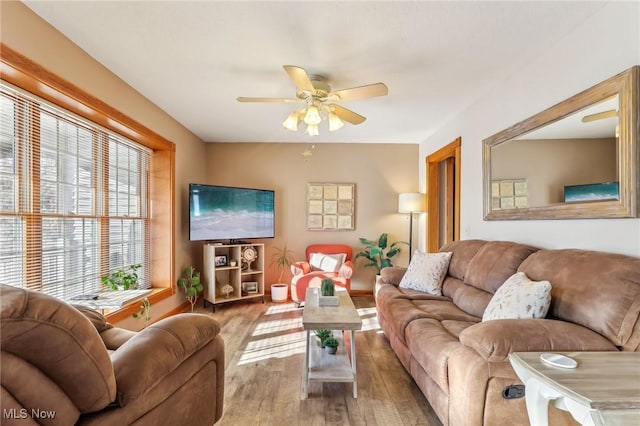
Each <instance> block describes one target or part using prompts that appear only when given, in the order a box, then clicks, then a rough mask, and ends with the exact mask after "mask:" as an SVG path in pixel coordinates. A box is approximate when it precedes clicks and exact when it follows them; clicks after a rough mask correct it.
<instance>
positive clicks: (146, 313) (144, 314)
mask: <svg viewBox="0 0 640 426" xmlns="http://www.w3.org/2000/svg"><path fill="white" fill-rule="evenodd" d="M132 316H133V317H134V318H136V319H137V318H144V327H145V328H147V326H148V325H149V321H150V320H151V302H150V301H149V299H148V298H146V297H145V298H144V299H142V301H141V303H140V312H137V313H135V314H133V315H132Z"/></svg>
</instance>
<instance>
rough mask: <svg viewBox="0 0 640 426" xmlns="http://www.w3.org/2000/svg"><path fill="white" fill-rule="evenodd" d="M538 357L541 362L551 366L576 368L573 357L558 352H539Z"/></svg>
mask: <svg viewBox="0 0 640 426" xmlns="http://www.w3.org/2000/svg"><path fill="white" fill-rule="evenodd" d="M540 359H541V360H542V362H544V363H545V364H548V365H550V366H552V367H560V368H576V367H577V366H578V362H577V361H576V360H575V359H573V358H569V357H568V356H565V355H560V354H552V353H548V352H545V353H543V354H540Z"/></svg>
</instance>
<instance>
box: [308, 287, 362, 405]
mask: <svg viewBox="0 0 640 426" xmlns="http://www.w3.org/2000/svg"><path fill="white" fill-rule="evenodd" d="M318 291H319V289H317V288H307V292H306V295H305V307H304V312H303V314H302V327H303V328H304V329H305V330H306V331H307V343H306V351H305V358H304V379H303V381H302V399H306V398H307V396H308V392H309V382H310V381H311V380H316V381H320V382H351V383H353V397H354V398H357V397H358V380H357V375H356V342H355V338H354V331H355V330H360V329H361V328H362V319H361V318H360V315H358V311H356V307H355V306H354V305H353V302H352V301H351V298H350V297H349V294H348V293H347V292H346V291H339V290H338V289H336V296H337V297H338V301H339V305H338V306H318V302H317V299H316V297H315V295H314V293H315V292H318ZM321 329H327V330H335V331H334V337H335V338H336V339H337V340H338V341H339V342H340V345H339V346H338V352H337V353H336V354H335V355H330V354H328V353H327V352H326V351H324V350H323V349H322V348H321V347H320V346H318V344H317V343H316V340H317V339H316V337H315V336H314V335H312V333H311V331H312V330H321ZM345 333H348V337H349V339H348V341H349V347H350V351H349V352H350V353H349V352H348V351H347V349H346V341H347V339H345V337H346V336H345Z"/></svg>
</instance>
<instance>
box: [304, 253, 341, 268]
mask: <svg viewBox="0 0 640 426" xmlns="http://www.w3.org/2000/svg"><path fill="white" fill-rule="evenodd" d="M346 258H347V255H346V254H345V253H337V254H324V253H311V256H310V257H309V265H311V267H312V268H313V269H314V270H319V271H324V272H338V271H339V270H340V267H341V266H342V264H343V263H344V261H345V259H346Z"/></svg>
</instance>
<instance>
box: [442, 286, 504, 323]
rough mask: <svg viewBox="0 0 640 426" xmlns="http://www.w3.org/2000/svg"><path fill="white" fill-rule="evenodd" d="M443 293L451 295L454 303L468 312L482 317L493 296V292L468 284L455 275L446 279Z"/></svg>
mask: <svg viewBox="0 0 640 426" xmlns="http://www.w3.org/2000/svg"><path fill="white" fill-rule="evenodd" d="M442 294H443V295H445V296H448V297H450V298H451V300H453V303H455V304H456V306H457V307H459V308H460V309H462V310H463V311H465V312H466V313H468V314H471V315H473V316H476V317H480V318H482V314H483V313H484V311H485V309H486V308H487V305H488V304H489V301H490V300H491V296H493V295H492V294H491V293H487V292H486V291H483V290H478V289H477V288H475V287H472V286H470V285H466V284H465V283H463V282H462V280H459V279H458V278H454V277H446V278H445V279H444V282H443V283H442Z"/></svg>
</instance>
